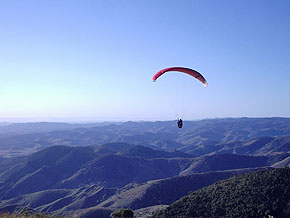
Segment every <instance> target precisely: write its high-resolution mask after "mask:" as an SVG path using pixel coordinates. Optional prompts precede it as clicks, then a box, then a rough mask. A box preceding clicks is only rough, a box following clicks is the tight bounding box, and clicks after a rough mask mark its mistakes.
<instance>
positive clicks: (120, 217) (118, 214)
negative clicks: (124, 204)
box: [111, 209, 134, 218]
mask: <svg viewBox="0 0 290 218" xmlns="http://www.w3.org/2000/svg"><path fill="white" fill-rule="evenodd" d="M111 217H112V218H133V217H134V212H133V211H132V210H131V209H120V210H117V211H114V212H113V213H111Z"/></svg>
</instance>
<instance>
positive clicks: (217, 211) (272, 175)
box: [152, 168, 290, 218]
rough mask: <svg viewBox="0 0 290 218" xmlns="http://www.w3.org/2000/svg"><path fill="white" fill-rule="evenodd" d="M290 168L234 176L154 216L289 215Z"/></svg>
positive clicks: (181, 217)
mask: <svg viewBox="0 0 290 218" xmlns="http://www.w3.org/2000/svg"><path fill="white" fill-rule="evenodd" d="M289 178H290V169H289V168H281V169H272V170H264V171H258V172H253V173H250V174H247V175H242V176H234V177H232V178H230V179H227V180H224V181H221V182H218V183H216V184H214V185H211V186H208V187H206V188H203V189H200V190H197V191H195V192H193V193H191V194H190V195H188V196H186V197H183V198H181V199H180V200H179V201H176V202H175V203H173V204H172V205H170V206H169V207H168V208H167V209H165V210H162V211H159V212H157V213H155V214H154V215H153V216H152V218H190V217H195V218H196V217H259V218H261V217H270V216H273V217H275V218H277V217H278V218H279V217H290V183H289Z"/></svg>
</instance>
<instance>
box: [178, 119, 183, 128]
mask: <svg viewBox="0 0 290 218" xmlns="http://www.w3.org/2000/svg"><path fill="white" fill-rule="evenodd" d="M182 125H183V123H182V119H179V120H178V121H177V126H178V128H182Z"/></svg>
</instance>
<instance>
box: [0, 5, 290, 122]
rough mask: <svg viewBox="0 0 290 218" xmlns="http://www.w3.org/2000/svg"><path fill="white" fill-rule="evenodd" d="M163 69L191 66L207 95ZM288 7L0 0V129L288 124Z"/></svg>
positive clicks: (184, 77) (197, 85)
mask: <svg viewBox="0 0 290 218" xmlns="http://www.w3.org/2000/svg"><path fill="white" fill-rule="evenodd" d="M170 66H185V67H190V68H193V69H196V70H198V71H199V72H201V73H202V74H203V75H204V77H205V78H206V79H207V80H208V84H209V85H208V87H206V88H204V87H203V86H202V85H201V84H200V83H198V82H197V80H195V79H193V78H191V77H190V76H188V75H185V74H182V73H168V74H167V75H164V76H162V77H160V78H159V79H158V80H157V82H156V83H153V82H152V80H151V78H152V76H153V74H154V73H156V72H157V71H159V70H161V69H163V68H165V67H170ZM289 94H290V1H289V0H278V1H273V0H239V1H232V0H220V1H216V0H179V1H177V0H174V1H173V0H91V1H89V0H82V1H81V0H41V1H39V0H34V1H32V0H18V1H17V0H0V121H6V120H13V119H14V118H18V119H21V120H27V121H29V120H31V121H35V120H38V121H41V120H47V121H51V120H54V121H55V120H59V121H61V120H66V121H68V120H72V121H77V120H79V121H80V120H87V121H89V120H91V121H104V120H118V121H126V120H173V119H176V118H177V116H182V117H183V118H184V119H185V120H194V119H203V118H215V117H242V116H247V117H268V116H285V117H290V97H289Z"/></svg>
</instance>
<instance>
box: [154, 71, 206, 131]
mask: <svg viewBox="0 0 290 218" xmlns="http://www.w3.org/2000/svg"><path fill="white" fill-rule="evenodd" d="M170 71H178V72H182V73H186V74H188V75H190V76H193V77H194V78H196V79H197V80H198V81H200V82H201V83H202V84H203V85H204V87H206V86H207V81H206V79H205V78H204V77H203V76H202V75H201V74H200V73H199V72H197V71H196V70H193V69H190V68H186V67H169V68H165V69H163V70H160V71H158V72H157V73H155V74H154V76H153V77H152V80H153V82H155V81H156V80H157V79H158V78H159V77H160V76H162V75H163V74H165V73H167V72H170ZM177 126H178V128H182V126H183V122H182V120H181V119H178V121H177Z"/></svg>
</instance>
